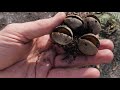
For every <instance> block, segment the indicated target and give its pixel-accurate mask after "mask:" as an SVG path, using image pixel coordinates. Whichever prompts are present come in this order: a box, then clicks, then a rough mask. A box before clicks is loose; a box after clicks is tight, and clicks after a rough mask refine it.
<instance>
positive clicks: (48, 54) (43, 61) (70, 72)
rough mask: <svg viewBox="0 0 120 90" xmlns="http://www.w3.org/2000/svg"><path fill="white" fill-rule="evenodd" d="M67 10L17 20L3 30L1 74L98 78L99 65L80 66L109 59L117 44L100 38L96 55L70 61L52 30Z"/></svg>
mask: <svg viewBox="0 0 120 90" xmlns="http://www.w3.org/2000/svg"><path fill="white" fill-rule="evenodd" d="M65 17H66V16H65V14H64V13H58V14H57V15H55V16H54V17H52V18H49V19H42V20H37V21H32V22H26V23H14V24H10V25H8V26H6V27H5V28H4V29H3V30H2V31H0V77H1V78H2V77H5V78H24V77H26V78H34V77H37V78H51V77H52V78H56V77H57V78H96V77H99V76H100V72H99V71H98V70H97V69H96V68H77V67H81V66H87V65H97V64H102V63H109V62H111V60H112V59H113V53H112V51H111V50H113V48H114V45H113V43H112V42H111V41H110V40H101V41H100V43H101V45H100V48H99V51H98V53H97V54H96V55H95V56H87V57H85V56H79V57H76V58H75V60H74V61H73V62H72V63H70V64H68V63H67V62H65V61H66V60H65V61H64V60H62V59H63V58H64V54H63V53H64V51H63V50H62V49H61V48H59V47H58V46H56V45H52V41H51V39H50V37H49V33H51V32H52V30H53V29H54V28H55V27H56V26H58V25H60V24H61V23H62V22H63V20H64V19H65Z"/></svg>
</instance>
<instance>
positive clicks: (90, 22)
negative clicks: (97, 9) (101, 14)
mask: <svg viewBox="0 0 120 90" xmlns="http://www.w3.org/2000/svg"><path fill="white" fill-rule="evenodd" d="M84 23H85V24H84V25H85V26H84V27H85V28H86V29H87V31H88V33H93V34H95V35H96V34H99V32H100V31H101V25H100V21H99V19H98V18H97V17H96V16H94V15H88V16H87V17H86V18H85V19H84Z"/></svg>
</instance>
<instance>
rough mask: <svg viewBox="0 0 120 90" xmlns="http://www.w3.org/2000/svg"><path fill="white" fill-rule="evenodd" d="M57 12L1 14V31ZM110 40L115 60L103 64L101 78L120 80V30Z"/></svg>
mask: <svg viewBox="0 0 120 90" xmlns="http://www.w3.org/2000/svg"><path fill="white" fill-rule="evenodd" d="M55 14H56V12H0V29H2V28H4V27H5V26H6V25H7V24H10V23H16V22H19V23H22V22H28V21H33V20H38V19H43V18H49V17H52V16H53V15H55ZM109 39H111V40H112V41H113V42H114V45H115V49H114V51H113V52H114V55H115V57H114V60H113V62H111V63H110V64H102V65H101V67H100V69H101V78H120V48H119V46H120V30H119V29H118V30H117V31H116V32H115V33H113V34H112V35H111V36H110V37H109Z"/></svg>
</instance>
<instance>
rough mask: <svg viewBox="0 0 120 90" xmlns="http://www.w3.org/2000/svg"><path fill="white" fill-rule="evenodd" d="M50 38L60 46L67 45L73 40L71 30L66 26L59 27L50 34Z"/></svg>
mask: <svg viewBox="0 0 120 90" xmlns="http://www.w3.org/2000/svg"><path fill="white" fill-rule="evenodd" d="M51 38H52V39H53V40H54V41H55V42H56V43H58V44H60V45H67V44H69V43H71V42H72V40H73V33H72V30H71V29H70V28H69V27H67V26H66V25H61V26H58V27H56V28H55V30H54V31H53V32H52V33H51Z"/></svg>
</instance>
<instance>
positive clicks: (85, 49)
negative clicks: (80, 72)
mask: <svg viewBox="0 0 120 90" xmlns="http://www.w3.org/2000/svg"><path fill="white" fill-rule="evenodd" d="M78 48H79V50H80V51H81V52H82V53H83V54H85V55H95V54H96V53H97V52H98V49H97V47H96V46H95V45H94V44H93V43H92V42H91V41H89V40H86V39H80V38H79V42H78Z"/></svg>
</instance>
